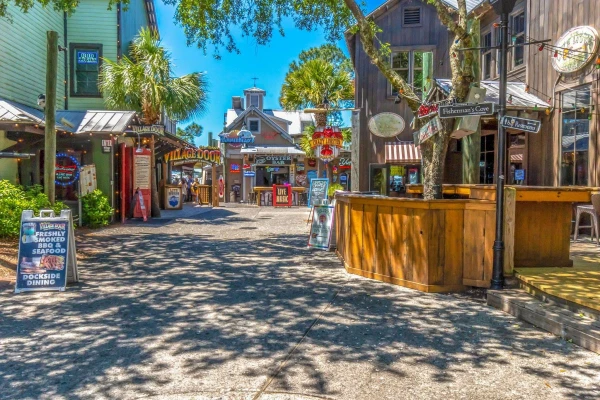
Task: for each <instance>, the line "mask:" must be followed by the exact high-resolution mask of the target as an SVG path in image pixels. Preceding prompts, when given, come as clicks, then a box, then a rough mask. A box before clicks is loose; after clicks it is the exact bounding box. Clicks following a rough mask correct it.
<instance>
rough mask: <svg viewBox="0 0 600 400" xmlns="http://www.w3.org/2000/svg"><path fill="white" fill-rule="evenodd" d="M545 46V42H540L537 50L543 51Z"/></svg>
mask: <svg viewBox="0 0 600 400" xmlns="http://www.w3.org/2000/svg"><path fill="white" fill-rule="evenodd" d="M545 46H546V43H542V44H541V45H540V47H538V50H539V51H543V50H544V47H545Z"/></svg>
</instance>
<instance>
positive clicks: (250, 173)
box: [244, 171, 256, 178]
mask: <svg viewBox="0 0 600 400" xmlns="http://www.w3.org/2000/svg"><path fill="white" fill-rule="evenodd" d="M244 176H246V177H249V178H252V177H253V176H256V172H254V171H244Z"/></svg>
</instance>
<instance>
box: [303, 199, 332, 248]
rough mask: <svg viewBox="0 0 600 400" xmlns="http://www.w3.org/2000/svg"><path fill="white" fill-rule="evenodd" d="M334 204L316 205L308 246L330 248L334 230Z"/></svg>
mask: <svg viewBox="0 0 600 400" xmlns="http://www.w3.org/2000/svg"><path fill="white" fill-rule="evenodd" d="M334 209H335V208H334V207H333V206H315V209H314V212H313V218H312V224H311V227H310V236H309V237H308V247H316V248H317V249H325V250H329V246H330V245H331V233H332V230H333V211H334Z"/></svg>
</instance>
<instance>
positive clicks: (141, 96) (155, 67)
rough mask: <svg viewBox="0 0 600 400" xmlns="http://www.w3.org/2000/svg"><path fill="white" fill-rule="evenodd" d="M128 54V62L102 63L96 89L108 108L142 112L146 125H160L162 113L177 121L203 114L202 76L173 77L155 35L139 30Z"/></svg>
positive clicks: (125, 59) (168, 57)
mask: <svg viewBox="0 0 600 400" xmlns="http://www.w3.org/2000/svg"><path fill="white" fill-rule="evenodd" d="M129 51H130V55H131V58H130V57H127V56H123V57H122V59H121V60H119V61H112V60H109V59H106V58H103V60H102V61H103V63H102V69H101V71H100V83H99V86H100V90H101V91H102V92H103V93H104V102H105V103H106V105H107V106H108V107H109V108H111V109H117V110H119V109H125V110H136V111H138V112H141V114H142V120H143V122H144V123H145V124H156V123H158V122H160V117H161V112H162V111H163V110H164V112H165V113H166V114H167V116H168V117H169V118H170V119H173V120H177V121H185V120H187V119H190V118H193V117H198V116H200V115H202V113H204V111H205V110H206V106H207V93H208V90H207V82H206V79H205V76H204V74H202V73H200V72H193V73H191V74H187V75H183V76H180V77H175V76H173V64H172V60H171V54H170V53H169V52H168V51H167V49H165V48H164V47H163V46H162V45H161V42H160V39H159V38H158V36H157V35H156V34H155V33H154V32H152V31H151V30H150V29H148V28H142V29H141V30H140V32H139V34H138V36H136V37H135V39H134V40H133V43H132V44H131V48H130V50H129Z"/></svg>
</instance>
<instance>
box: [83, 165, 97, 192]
mask: <svg viewBox="0 0 600 400" xmlns="http://www.w3.org/2000/svg"><path fill="white" fill-rule="evenodd" d="M79 184H80V185H81V195H82V196H85V195H86V194H90V193H92V192H93V191H94V190H96V189H97V188H98V183H97V180H96V166H95V165H94V164H89V165H84V166H82V167H81V173H80V178H79Z"/></svg>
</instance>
